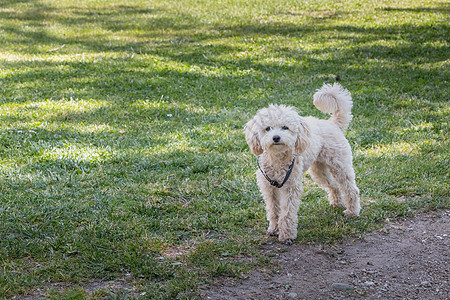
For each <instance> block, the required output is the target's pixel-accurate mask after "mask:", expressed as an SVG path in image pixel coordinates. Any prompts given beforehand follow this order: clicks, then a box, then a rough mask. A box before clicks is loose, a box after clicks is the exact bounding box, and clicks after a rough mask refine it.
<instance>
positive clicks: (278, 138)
mask: <svg viewBox="0 0 450 300" xmlns="http://www.w3.org/2000/svg"><path fill="white" fill-rule="evenodd" d="M272 139H273V141H274V142H275V143H278V142H279V141H280V140H281V137H280V136H279V135H274V136H273V137H272Z"/></svg>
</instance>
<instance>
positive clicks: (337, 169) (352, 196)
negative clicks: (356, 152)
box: [331, 163, 361, 217]
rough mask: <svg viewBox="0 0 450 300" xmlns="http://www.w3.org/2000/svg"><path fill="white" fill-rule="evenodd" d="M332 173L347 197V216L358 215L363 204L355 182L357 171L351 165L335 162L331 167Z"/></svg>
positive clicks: (345, 212)
mask: <svg viewBox="0 0 450 300" xmlns="http://www.w3.org/2000/svg"><path fill="white" fill-rule="evenodd" d="M331 173H332V174H333V176H334V178H335V179H336V181H337V182H338V183H339V185H340V186H341V190H342V194H343V195H344V198H345V207H346V210H345V211H344V214H345V215H346V216H347V217H358V216H359V211H360V210H361V205H360V201H359V189H358V187H357V186H356V182H355V171H354V170H353V167H352V166H351V165H348V164H347V165H342V164H339V163H335V164H333V165H332V167H331Z"/></svg>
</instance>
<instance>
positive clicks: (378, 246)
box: [202, 210, 450, 300]
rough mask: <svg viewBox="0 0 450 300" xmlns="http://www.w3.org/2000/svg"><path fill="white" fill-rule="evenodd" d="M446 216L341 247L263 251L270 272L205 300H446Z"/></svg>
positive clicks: (224, 286)
mask: <svg viewBox="0 0 450 300" xmlns="http://www.w3.org/2000/svg"><path fill="white" fill-rule="evenodd" d="M449 246H450V211H449V210H446V211H439V212H434V213H431V214H430V213H429V214H424V215H419V216H416V217H415V218H413V219H410V220H406V221H400V222H396V223H391V222H387V223H386V226H385V227H384V229H383V230H381V231H377V232H372V233H370V234H368V235H367V236H365V237H364V238H362V239H355V240H353V239H348V240H346V241H344V242H343V243H341V244H337V245H328V246H317V245H304V244H294V245H292V246H285V245H282V244H280V243H278V242H276V241H270V242H268V243H267V244H266V245H264V246H263V248H262V249H261V251H262V252H263V253H264V254H265V255H267V256H269V257H272V261H273V266H272V267H271V268H266V269H260V270H258V271H255V272H253V273H250V274H248V277H247V279H230V278H223V279H220V280H219V282H217V283H216V284H215V285H213V286H212V287H209V288H207V289H205V290H204V291H203V292H202V297H203V298H204V299H214V300H215V299H450V288H449V281H450V280H449V273H450V253H449V250H450V247H449Z"/></svg>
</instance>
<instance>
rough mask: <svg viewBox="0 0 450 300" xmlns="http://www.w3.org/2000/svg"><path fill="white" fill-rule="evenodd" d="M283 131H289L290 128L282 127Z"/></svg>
mask: <svg viewBox="0 0 450 300" xmlns="http://www.w3.org/2000/svg"><path fill="white" fill-rule="evenodd" d="M281 129H283V130H289V127H287V126H283V127H281Z"/></svg>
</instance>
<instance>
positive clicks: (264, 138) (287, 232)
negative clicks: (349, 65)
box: [245, 83, 361, 245]
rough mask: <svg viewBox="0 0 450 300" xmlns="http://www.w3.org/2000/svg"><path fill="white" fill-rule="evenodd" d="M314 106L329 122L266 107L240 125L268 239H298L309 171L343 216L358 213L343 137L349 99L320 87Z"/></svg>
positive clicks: (338, 89)
mask: <svg viewBox="0 0 450 300" xmlns="http://www.w3.org/2000/svg"><path fill="white" fill-rule="evenodd" d="M314 105H315V106H316V107H317V108H318V109H319V110H321V111H322V112H324V113H330V114H331V115H332V116H331V118H330V119H329V120H319V119H317V118H314V117H304V118H303V117H300V116H299V115H298V113H297V111H296V110H295V108H293V107H289V106H285V105H273V104H272V105H270V106H269V107H267V108H263V109H261V110H259V111H258V112H257V113H256V115H255V117H254V118H253V119H251V120H250V121H249V122H248V123H247V124H246V125H245V139H246V141H247V143H248V145H249V146H250V149H251V151H252V153H253V154H255V155H256V156H258V166H259V170H258V171H257V172H256V177H257V182H258V187H259V189H260V191H261V193H262V195H263V198H264V202H265V204H266V212H267V219H268V221H269V228H268V230H267V233H268V234H270V235H276V234H278V239H279V240H280V241H281V242H284V243H286V244H289V245H290V244H292V241H293V240H294V239H295V238H296V237H297V225H298V216H297V212H298V208H299V205H300V197H301V194H302V192H303V186H302V176H303V173H304V172H305V171H306V170H308V169H309V173H310V174H311V176H312V178H313V179H314V181H316V182H317V183H318V184H319V186H320V187H322V188H323V189H325V190H326V191H327V192H328V200H329V201H330V204H331V205H333V206H335V207H337V206H344V205H345V207H346V210H345V211H344V214H345V215H346V216H351V217H357V216H359V211H360V209H361V207H360V203H359V190H358V188H357V186H356V183H355V172H354V170H353V167H352V152H351V149H350V145H349V143H348V141H347V139H346V138H345V137H344V131H345V129H346V128H347V126H348V124H349V123H350V120H351V119H352V115H351V108H352V97H351V95H350V93H349V92H348V91H347V90H346V89H344V88H342V87H341V85H339V84H338V83H335V84H334V85H329V84H324V85H323V87H322V88H321V89H320V90H318V91H317V92H316V93H315V95H314Z"/></svg>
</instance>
